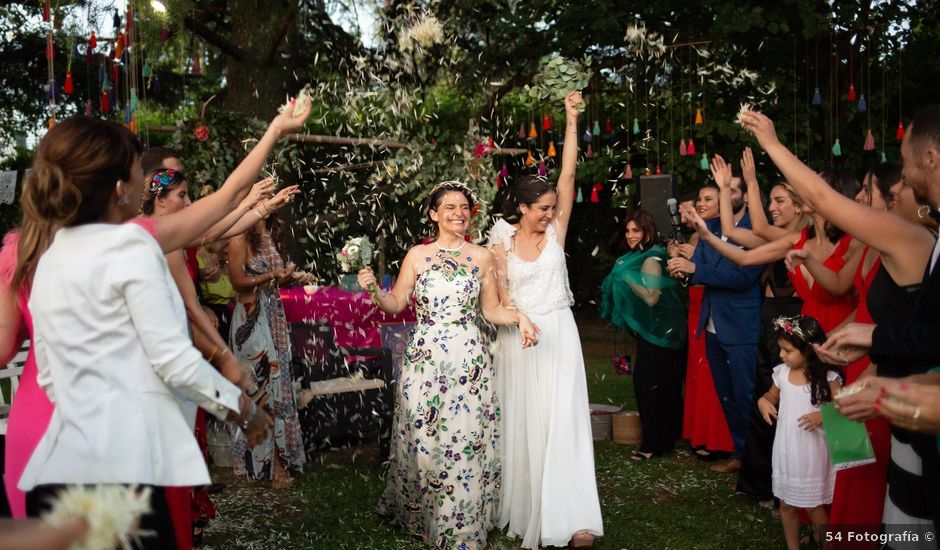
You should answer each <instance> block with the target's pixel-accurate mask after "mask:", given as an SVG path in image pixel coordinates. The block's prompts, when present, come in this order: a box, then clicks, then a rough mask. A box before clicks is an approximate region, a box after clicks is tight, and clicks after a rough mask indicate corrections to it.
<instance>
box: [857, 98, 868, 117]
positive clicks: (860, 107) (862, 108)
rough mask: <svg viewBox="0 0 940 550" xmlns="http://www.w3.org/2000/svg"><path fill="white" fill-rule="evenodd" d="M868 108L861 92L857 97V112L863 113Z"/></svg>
mask: <svg viewBox="0 0 940 550" xmlns="http://www.w3.org/2000/svg"><path fill="white" fill-rule="evenodd" d="M867 110H868V102H867V101H865V94H862V95H861V96H859V98H858V112H860V113H864V112H865V111H867Z"/></svg>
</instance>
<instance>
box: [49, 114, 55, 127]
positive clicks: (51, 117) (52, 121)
mask: <svg viewBox="0 0 940 550" xmlns="http://www.w3.org/2000/svg"><path fill="white" fill-rule="evenodd" d="M53 126H55V115H52V116H50V117H49V129H50V130H51V129H52V127H53Z"/></svg>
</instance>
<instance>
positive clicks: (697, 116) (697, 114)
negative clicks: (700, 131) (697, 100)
mask: <svg viewBox="0 0 940 550" xmlns="http://www.w3.org/2000/svg"><path fill="white" fill-rule="evenodd" d="M702 122H703V121H702V109H701V108H698V109H696V110H695V124H696V125H698V124H701V123H702Z"/></svg>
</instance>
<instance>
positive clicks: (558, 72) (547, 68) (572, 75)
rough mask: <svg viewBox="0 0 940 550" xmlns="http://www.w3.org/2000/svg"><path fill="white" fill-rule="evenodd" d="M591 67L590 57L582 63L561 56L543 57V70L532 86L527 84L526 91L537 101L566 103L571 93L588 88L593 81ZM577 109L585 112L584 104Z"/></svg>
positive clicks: (534, 79) (541, 69)
mask: <svg viewBox="0 0 940 550" xmlns="http://www.w3.org/2000/svg"><path fill="white" fill-rule="evenodd" d="M590 66H591V56H589V55H586V56H584V60H583V61H580V62H579V61H577V60H573V59H567V58H564V57H562V56H560V55H552V56H547V57H543V58H542V61H541V68H540V70H539V72H538V74H536V75H535V77H534V78H533V79H532V86H529V85H528V84H527V85H526V86H525V91H526V93H527V94H529V97H531V98H532V99H535V100H537V101H564V99H565V96H567V95H568V93H569V92H572V91H574V90H581V89H583V88H586V87H587V85H588V82H590V80H591V71H590ZM577 107H578V110H580V111H583V110H584V108H585V105H584V102H583V101H582V102H581V103H580V104H578V106H577Z"/></svg>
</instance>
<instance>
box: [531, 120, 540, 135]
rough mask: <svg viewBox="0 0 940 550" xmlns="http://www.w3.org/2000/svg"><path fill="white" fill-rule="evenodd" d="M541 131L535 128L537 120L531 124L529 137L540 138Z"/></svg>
mask: <svg viewBox="0 0 940 550" xmlns="http://www.w3.org/2000/svg"><path fill="white" fill-rule="evenodd" d="M538 137H539V131H538V130H536V129H535V122H532V123H530V124H529V139H538Z"/></svg>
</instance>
